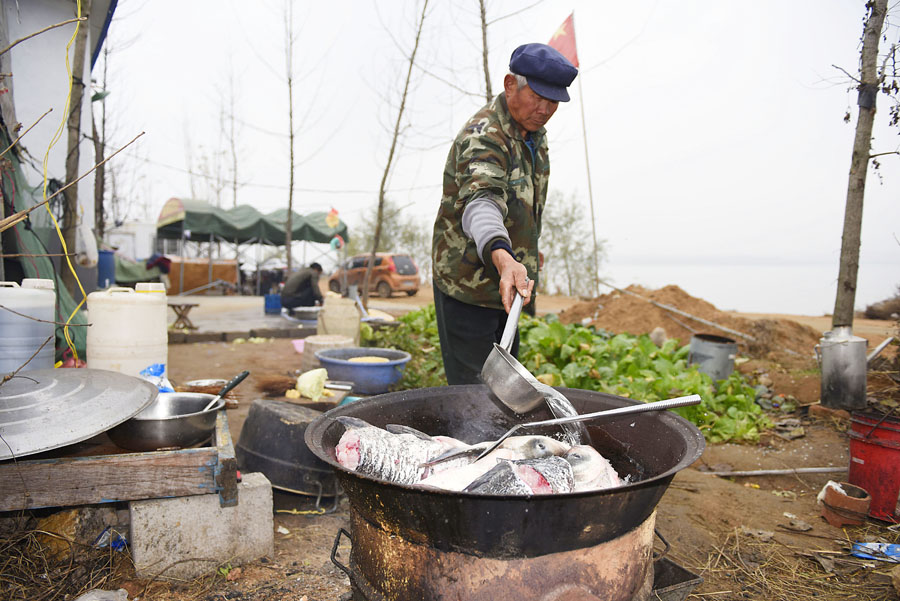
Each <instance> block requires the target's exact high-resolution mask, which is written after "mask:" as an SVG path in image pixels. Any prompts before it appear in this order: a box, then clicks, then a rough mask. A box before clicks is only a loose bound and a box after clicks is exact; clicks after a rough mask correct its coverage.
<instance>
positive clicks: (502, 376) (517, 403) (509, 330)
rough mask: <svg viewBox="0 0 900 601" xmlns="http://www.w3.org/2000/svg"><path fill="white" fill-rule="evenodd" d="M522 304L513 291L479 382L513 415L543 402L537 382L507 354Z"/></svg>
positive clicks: (527, 410)
mask: <svg viewBox="0 0 900 601" xmlns="http://www.w3.org/2000/svg"><path fill="white" fill-rule="evenodd" d="M523 301H524V297H523V296H522V295H521V294H519V292H518V290H517V291H516V297H515V298H514V299H513V303H512V306H511V307H510V309H509V315H508V316H507V318H506V325H505V326H504V327H503V335H502V336H500V344H497V343H496V342H495V343H494V349H493V350H492V351H491V352H490V354H489V355H488V358H487V359H485V361H484V365H483V366H482V367H481V379H482V380H483V381H484V383H485V384H487V385H488V388H490V389H491V392H493V393H494V396H496V397H497V398H498V399H500V402H502V403H503V404H504V405H506V406H507V407H509V408H510V409H512V410H513V411H515V412H516V413H527V412H529V411H531V410H532V409H534V408H536V407H537V406H538V405H540V404H541V403H543V402H544V394H543V393H542V392H541V391H540V389H539V385H540V382H538V381H537V379H536V378H535V377H534V376H533V375H531V373H530V372H529V371H528V370H527V369H525V366H524V365H522V364H521V363H519V361H518V360H517V359H516V358H515V357H513V356H512V354H511V353H510V349H511V348H512V343H513V339H514V338H515V336H516V328H518V324H519V315H520V314H521V313H522V303H523ZM536 385H537V386H536Z"/></svg>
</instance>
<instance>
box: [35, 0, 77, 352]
mask: <svg viewBox="0 0 900 601" xmlns="http://www.w3.org/2000/svg"><path fill="white" fill-rule="evenodd" d="M76 5H77V15H76V16H77V17H78V18H79V19H81V0H76ZM80 27H81V21H78V22H76V23H75V31H74V33H72V37H71V38H70V39H69V43H68V44H66V75H67V78H68V83H69V89H68V92H67V93H66V104H65V107H64V108H63V118H62V121H61V122H60V124H59V127H58V128H57V129H56V133H55V134H54V135H53V138H52V139H51V140H50V145H49V146H48V147H47V152H46V153H45V154H44V162H43V165H42V167H43V177H44V181H43V187H42V193H43V200H44V201H46V200H47V187H48V185H49V183H50V180H49V179H48V178H47V164H48V162H49V160H50V150H51V149H52V148H53V147H54V146H56V143H57V142H59V139H60V137H62V132H63V129H64V127H65V125H66V121H68V115H69V105H70V104H71V103H72V66H71V65H70V64H69V51H70V50H71V48H72V44H73V43H74V42H75V38H76V37H77V36H78V30H79V28H80ZM83 75H84V74H83V73H81V74H79V76H83ZM79 143H80V142H79ZM44 208H45V209H47V214H49V215H50V219H51V220H52V221H53V226H54V227H55V228H56V234H57V236H59V241H60V243H61V244H62V250H63V253H65V257H66V263H67V264H68V265H69V270H70V271H71V272H72V276H73V277H74V278H75V282H76V283H77V284H78V289H79V290H81V302H79V303H78V304H77V305H76V306H75V309H74V310H73V311H72V314H71V315H69V318H68V319H67V320H66V325H65V326H63V335H64V336H65V339H66V344H68V345H69V350H70V351H72V357H73V359H75V361H76V363H77V361H78V351H76V350H75V343H74V342H73V341H72V337H71V336H70V334H69V324H70V323H71V322H72V319H73V318H74V317H75V315H76V314H77V313H78V310H79V309H80V308H81V305H83V304H84V301H85V300H86V298H87V294H86V293H85V291H84V286H82V285H81V280H79V279H78V274H77V273H75V267H74V266H73V265H72V258H71V257H70V256H69V249H68V248H67V246H66V241H65V238H64V237H63V234H62V229H61V228H60V227H59V223H58V222H57V221H56V217H54V216H53V211H51V210H50V205H49V203H47V204H45V205H44ZM73 300H74V299H73Z"/></svg>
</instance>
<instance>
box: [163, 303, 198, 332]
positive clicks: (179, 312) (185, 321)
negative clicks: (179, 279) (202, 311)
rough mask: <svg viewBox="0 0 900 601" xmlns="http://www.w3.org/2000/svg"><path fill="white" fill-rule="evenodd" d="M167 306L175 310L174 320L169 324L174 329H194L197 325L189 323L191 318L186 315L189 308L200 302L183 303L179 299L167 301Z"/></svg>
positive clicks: (189, 310)
mask: <svg viewBox="0 0 900 601" xmlns="http://www.w3.org/2000/svg"><path fill="white" fill-rule="evenodd" d="M168 304H169V306H170V307H171V308H172V310H173V311H175V321H174V322H172V324H171V325H170V326H169V327H170V328H172V329H174V330H181V329H188V330H196V329H197V326H195V325H194V324H193V323H191V318H190V317H188V314H189V313H190V312H191V309H193V308H194V307H196V306H197V305H199V304H200V303H185V302H181V301H173V300H170V301H168Z"/></svg>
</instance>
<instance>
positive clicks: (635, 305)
mask: <svg viewBox="0 0 900 601" xmlns="http://www.w3.org/2000/svg"><path fill="white" fill-rule="evenodd" d="M650 301H653V302H650ZM653 303H656V304H653ZM660 305H665V306H666V307H668V308H663V307H661V306H660ZM698 318H699V319H698ZM559 319H560V321H561V322H563V323H580V324H583V325H593V326H595V327H597V328H602V329H604V330H608V331H610V332H614V333H616V334H621V333H623V332H627V333H629V334H649V333H650V332H652V331H653V330H654V329H655V328H657V327H660V328H662V329H663V330H665V332H666V335H667V336H668V337H669V338H678V339H679V340H680V341H681V342H682V343H684V344H687V343H688V342H690V339H691V336H692V335H693V334H695V333H706V334H716V335H719V336H726V337H728V338H732V339H734V340H735V341H736V342H737V343H738V348H739V349H740V351H741V352H742V353H745V354H748V355H749V356H751V357H753V358H758V359H776V360H783V359H784V358H785V356H787V357H790V358H792V359H793V361H791V362H792V363H793V362H796V361H797V360H798V359H801V360H803V361H808V360H809V358H810V357H811V355H812V352H813V347H814V346H815V345H816V344H817V343H818V341H819V337H820V334H819V332H817V331H815V330H814V329H813V328H811V327H809V326H806V325H803V324H800V323H797V322H795V321H791V320H788V319H756V320H751V319H745V318H742V317H736V316H734V315H731V314H729V313H726V312H724V311H720V310H718V309H717V308H716V307H715V306H714V305H712V304H711V303H708V302H706V301H705V300H702V299H699V298H695V297H693V296H691V295H690V294H688V293H687V292H685V291H684V290H682V289H681V288H679V287H678V286H673V285H670V286H666V287H664V288H659V289H657V290H649V289H646V288H643V287H641V286H637V285H632V286H629V287H628V288H626V289H625V291H624V292H618V291H615V292H610V293H609V294H604V295H603V296H599V297H597V298H594V299H591V300H586V301H582V302H580V303H578V304H577V305H574V306H573V307H571V308H570V309H568V310H566V311H563V312H562V313H561V314H560V316H559ZM701 320H703V321H701ZM704 321H705V322H708V323H704ZM712 324H716V325H718V326H721V327H715V325H712ZM722 328H727V329H722ZM728 330H732V331H731V332H729V331H728ZM741 334H743V336H742V335H741Z"/></svg>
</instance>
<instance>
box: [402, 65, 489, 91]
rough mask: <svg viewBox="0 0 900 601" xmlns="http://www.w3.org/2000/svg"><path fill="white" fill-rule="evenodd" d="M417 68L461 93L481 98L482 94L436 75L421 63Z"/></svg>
mask: <svg viewBox="0 0 900 601" xmlns="http://www.w3.org/2000/svg"><path fill="white" fill-rule="evenodd" d="M416 69H418V70H419V71H421V72H422V73H423V74H424V75H427V76H429V77H432V78H434V79H436V80H438V81H439V82H441V83H442V84H445V85H447V86H450V87H451V88H453V89H454V90H456V91H457V92H459V93H460V94H465V95H466V96H471V97H472V98H481V94H475V93H474V92H469V91H468V90H464V89H462V88H461V87H459V86H458V85H456V84H455V83H453V82H452V81H449V80H447V79H444V78H443V77H440V76H438V75H435V74H434V73H432V72H431V71H429V70H427V69H425V68H424V67H420V66H419V65H416Z"/></svg>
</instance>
